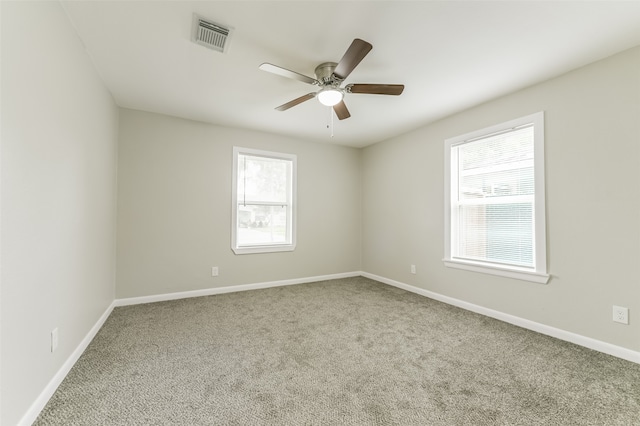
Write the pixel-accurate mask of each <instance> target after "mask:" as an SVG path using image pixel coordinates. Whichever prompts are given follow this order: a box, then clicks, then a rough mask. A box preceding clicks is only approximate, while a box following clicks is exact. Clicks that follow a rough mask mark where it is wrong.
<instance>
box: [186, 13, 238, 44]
mask: <svg viewBox="0 0 640 426" xmlns="http://www.w3.org/2000/svg"><path fill="white" fill-rule="evenodd" d="M230 35H231V28H225V27H223V26H222V25H220V24H216V23H214V22H211V21H207V20H205V19H202V18H200V17H199V16H195V18H194V31H193V41H194V42H196V43H198V44H201V45H203V46H205V47H208V48H209V49H213V50H217V51H218V52H225V51H226V49H227V47H228V45H229V36H230Z"/></svg>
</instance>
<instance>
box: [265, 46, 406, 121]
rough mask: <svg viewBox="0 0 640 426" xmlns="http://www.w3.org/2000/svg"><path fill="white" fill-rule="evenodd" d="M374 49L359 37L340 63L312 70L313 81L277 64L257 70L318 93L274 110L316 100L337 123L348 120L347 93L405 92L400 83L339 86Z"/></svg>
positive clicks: (392, 93)
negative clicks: (324, 106)
mask: <svg viewBox="0 0 640 426" xmlns="http://www.w3.org/2000/svg"><path fill="white" fill-rule="evenodd" d="M372 48H373V46H372V45H371V44H370V43H367V42H366V41H364V40H360V39H359V38H357V39H355V40H353V42H352V43H351V46H349V48H348V49H347V51H346V52H345V54H344V56H343V57H342V59H340V62H338V63H335V62H324V63H322V64H320V65H318V66H317V67H316V69H315V75H316V78H311V77H308V76H306V75H303V74H300V73H297V72H295V71H291V70H288V69H286V68H282V67H279V66H277V65H273V64H269V63H264V64H262V65H260V67H259V68H260V69H261V70H263V71H267V72H270V73H273V74H277V75H279V76H282V77H287V78H292V79H294V80H298V81H301V82H303V83H307V84H312V85H314V86H319V87H320V90H318V91H317V92H311V93H307V94H306V95H303V96H300V97H299V98H296V99H294V100H292V101H289V102H287V103H286V104H283V105H280V106H279V107H277V108H276V110H278V111H285V110H288V109H289V108H291V107H294V106H296V105H298V104H301V103H302V102H305V101H308V100H309V99H313V98H315V97H317V98H318V100H319V101H320V103H321V104H323V105H326V106H330V107H333V110H334V111H335V113H336V115H337V116H338V118H339V119H340V120H344V119H345V118H349V117H351V114H350V113H349V110H348V109H347V106H346V105H345V103H344V95H345V94H347V93H364V94H370V95H395V96H397V95H400V94H401V93H402V91H403V90H404V85H403V84H353V83H352V84H347V85H346V86H344V87H340V86H341V85H342V83H343V82H344V80H345V79H346V78H347V77H348V76H349V74H351V72H352V71H353V70H354V69H355V67H356V66H358V64H359V63H360V61H362V59H364V57H365V56H367V54H368V53H369V51H370V50H371V49H372Z"/></svg>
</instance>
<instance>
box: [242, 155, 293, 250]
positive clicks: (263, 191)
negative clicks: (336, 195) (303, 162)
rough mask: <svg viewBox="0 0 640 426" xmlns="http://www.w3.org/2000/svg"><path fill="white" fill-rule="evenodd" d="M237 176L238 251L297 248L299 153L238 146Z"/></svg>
mask: <svg viewBox="0 0 640 426" xmlns="http://www.w3.org/2000/svg"><path fill="white" fill-rule="evenodd" d="M233 176H234V179H233V212H232V216H233V219H232V220H233V227H232V229H233V231H232V249H233V250H234V252H235V253H236V254H246V253H261V252H272V251H290V250H293V249H294V247H295V203H294V202H295V176H296V156H295V155H291V154H281V153H274V152H267V151H258V150H252V149H244V148H237V147H236V148H234V173H233Z"/></svg>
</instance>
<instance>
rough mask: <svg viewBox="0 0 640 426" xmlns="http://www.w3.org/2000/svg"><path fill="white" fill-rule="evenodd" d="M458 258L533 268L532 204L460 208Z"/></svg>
mask: <svg viewBox="0 0 640 426" xmlns="http://www.w3.org/2000/svg"><path fill="white" fill-rule="evenodd" d="M458 218H459V222H460V223H459V235H460V238H459V247H458V250H459V251H458V253H459V254H458V256H459V257H461V258H466V259H473V260H487V261H490V262H497V263H505V264H511V265H519V266H534V259H533V252H534V251H533V203H505V204H486V205H461V206H459V215H458Z"/></svg>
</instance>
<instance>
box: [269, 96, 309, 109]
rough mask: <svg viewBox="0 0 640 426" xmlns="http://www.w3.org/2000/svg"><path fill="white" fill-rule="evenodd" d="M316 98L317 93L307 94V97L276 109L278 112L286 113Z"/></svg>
mask: <svg viewBox="0 0 640 426" xmlns="http://www.w3.org/2000/svg"><path fill="white" fill-rule="evenodd" d="M315 97H316V93H315V92H311V93H307V94H306V95H303V96H300V97H299V98H296V99H294V100H292V101H289V102H287V103H286V104H282V105H280V106H279V107H276V109H277V110H278V111H286V110H288V109H289V108H291V107H294V106H296V105H298V104H301V103H303V102H304V101H308V100H309V99H313V98H315Z"/></svg>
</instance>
